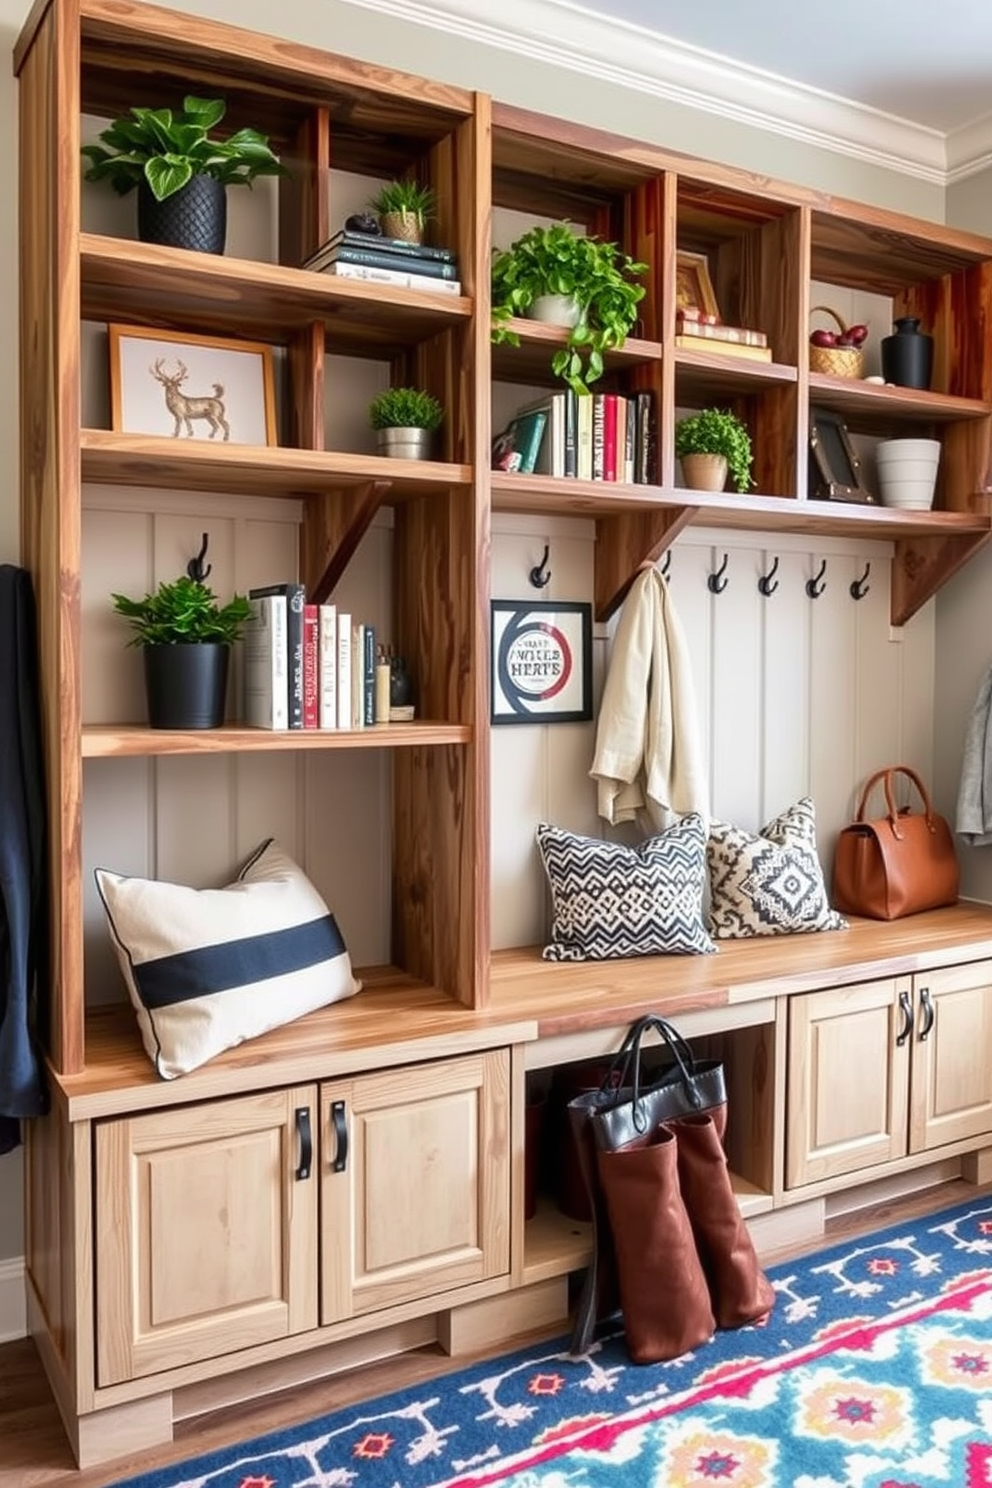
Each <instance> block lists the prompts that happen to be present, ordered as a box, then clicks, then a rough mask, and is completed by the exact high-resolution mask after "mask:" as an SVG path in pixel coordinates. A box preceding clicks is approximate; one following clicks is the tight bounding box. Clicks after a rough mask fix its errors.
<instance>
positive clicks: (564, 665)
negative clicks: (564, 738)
mask: <svg viewBox="0 0 992 1488" xmlns="http://www.w3.org/2000/svg"><path fill="white" fill-rule="evenodd" d="M490 617H491V625H490V653H491V654H490V673H491V684H490V685H491V694H490V718H491V721H492V722H493V723H494V724H497V723H585V722H588V720H589V719H591V718H592V605H591V604H585V603H569V602H565V601H555V600H515V599H514V600H511V599H494V600H492V601H491V604H490Z"/></svg>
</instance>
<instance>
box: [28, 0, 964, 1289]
mask: <svg viewBox="0 0 992 1488" xmlns="http://www.w3.org/2000/svg"><path fill="white" fill-rule="evenodd" d="M27 8H28V7H27V6H26V5H25V4H24V3H23V0H0V39H2V42H3V45H4V48H5V51H6V54H7V55H8V56H9V54H10V51H11V49H12V47H13V44H14V41H15V39H16V35H17V32H18V30H19V28H20V26H21V24H22V22H23V19H24V17H25V15H26V12H27ZM179 8H183V7H179ZM185 8H186V9H188V10H190V11H193V12H196V13H197V14H202V15H204V16H209V17H212V18H214V19H217V20H221V21H227V22H230V23H233V24H238V25H242V26H248V27H253V28H255V29H258V30H261V31H269V32H275V33H278V34H279V35H280V36H283V37H287V38H290V39H294V40H298V41H302V42H307V43H310V44H313V45H317V46H320V47H323V48H326V49H329V50H336V51H340V52H343V53H346V54H349V55H353V56H357V57H360V58H363V59H366V60H369V61H372V62H377V63H381V64H384V65H390V66H398V67H402V68H404V69H406V70H408V71H412V72H419V73H423V74H425V75H428V76H432V77H436V78H439V79H442V80H444V81H449V82H452V83H456V84H459V85H462V86H466V87H474V88H479V89H481V90H483V91H485V92H488V93H491V94H492V95H493V96H495V97H497V98H501V99H503V100H505V101H507V102H511V103H514V104H517V105H519V106H522V107H527V108H533V109H539V110H542V111H544V112H547V113H555V114H559V115H562V116H565V117H570V118H576V119H580V120H582V121H584V122H587V123H590V124H593V125H596V126H599V127H602V128H607V129H613V130H615V131H617V132H619V133H626V134H628V135H631V136H633V137H635V138H641V139H645V140H651V141H654V142H657V143H659V144H662V145H665V146H667V147H669V148H673V149H679V150H684V151H686V152H687V153H690V154H693V155H697V156H702V157H707V158H712V159H717V160H722V161H725V162H727V163H729V164H732V165H735V166H740V167H743V168H746V169H751V170H755V171H757V172H760V173H762V174H766V175H772V176H777V177H780V178H782V179H785V180H794V181H798V182H802V183H804V184H808V185H812V186H816V187H818V188H822V189H825V190H829V191H833V192H836V193H838V194H841V195H845V196H849V197H854V198H860V199H863V200H867V201H873V202H875V203H877V204H879V205H882V206H886V207H893V208H898V209H901V210H904V211H908V212H913V213H916V214H918V215H920V216H927V217H931V218H937V219H940V218H941V217H942V216H943V211H944V196H943V192H942V191H941V190H939V189H938V188H936V187H933V186H927V185H925V184H923V183H921V182H919V181H916V180H914V179H913V178H912V177H910V176H907V175H903V174H899V173H896V172H892V171H886V170H884V169H881V168H879V167H875V166H870V165H866V164H864V163H859V162H854V161H850V160H848V159H846V158H844V157H843V156H841V155H838V154H835V153H832V152H830V151H826V150H820V149H814V148H811V147H810V146H808V145H803V144H800V143H797V142H795V141H792V140H788V139H785V138H784V137H782V136H779V135H777V134H771V133H765V132H762V131H758V130H754V129H749V128H747V127H746V126H742V125H740V124H739V123H735V122H730V121H726V120H722V119H719V118H716V117H714V116H712V115H709V114H705V113H703V112H701V111H694V110H690V109H684V108H679V107H677V106H675V105H672V104H669V103H666V102H663V101H661V100H656V99H653V98H651V97H648V96H647V95H645V94H642V93H637V92H634V91H632V90H627V89H624V88H622V87H620V86H617V85H613V84H607V83H604V82H600V81H598V80H591V79H589V78H585V77H581V76H578V75H576V74H574V73H569V72H567V71H565V70H564V69H561V68H555V67H553V66H549V65H547V64H544V63H539V62H536V61H532V60H527V59H520V58H518V57H515V56H513V55H512V54H511V53H509V52H502V51H496V50H489V49H486V48H484V47H481V46H479V45H477V44H475V43H472V42H470V41H466V40H462V39H460V38H446V37H443V36H441V35H440V34H439V33H438V32H435V31H431V30H427V29H425V28H420V27H417V26H415V25H410V24H405V23H401V22H398V21H397V20H395V19H394V18H392V17H382V16H377V15H375V14H372V13H370V12H368V11H366V10H364V9H361V8H354V7H351V6H349V5H347V4H343V3H339V0H321V3H320V4H314V3H313V0H283V3H281V4H280V5H279V6H278V7H274V6H271V5H269V4H266V3H265V0H199V3H187V5H186V6H185ZM135 101H136V102H140V101H145V100H140V99H136V100H135ZM0 128H2V129H3V131H4V134H5V137H6V138H7V140H8V141H13V140H14V139H15V138H16V84H15V82H14V80H13V78H12V77H11V74H10V69H9V66H8V67H6V68H0ZM15 170H16V151H15V150H13V149H8V150H5V151H2V152H0V208H2V210H0V280H2V282H3V283H4V284H5V285H6V286H7V287H8V293H7V294H6V295H5V296H4V297H3V298H2V300H0V386H2V387H3V389H4V391H5V393H6V396H5V397H3V398H0V561H3V562H11V561H13V562H16V561H17V557H18V547H17V509H16V504H17V426H16V387H17V375H16V374H17V361H16V356H17V352H16V345H17V312H16V280H17V246H18V240H17V229H16V215H15V214H16V178H15ZM20 1183H21V1165H20V1159H19V1158H18V1157H17V1156H14V1157H13V1158H6V1159H0V1262H2V1261H3V1259H4V1258H5V1257H10V1256H16V1255H18V1254H19V1253H20V1252H21V1249H22V1217H21V1200H20Z"/></svg>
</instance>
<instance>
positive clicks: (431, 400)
mask: <svg viewBox="0 0 992 1488" xmlns="http://www.w3.org/2000/svg"><path fill="white" fill-rule="evenodd" d="M443 418H444V409H443V408H442V407H441V404H440V403H439V402H438V400H437V399H436V398H435V397H432V395H431V394H430V393H425V392H424V391H423V390H422V389H420V388H409V387H398V388H387V389H386V391H385V392H383V393H379V394H378V395H377V396H376V397H374V398H373V399H372V402H371V403H370V404H369V422H370V423H371V425H372V427H373V429H430V430H434V429H437V428H438V427H439V426H440V424H441V421H442V419H443Z"/></svg>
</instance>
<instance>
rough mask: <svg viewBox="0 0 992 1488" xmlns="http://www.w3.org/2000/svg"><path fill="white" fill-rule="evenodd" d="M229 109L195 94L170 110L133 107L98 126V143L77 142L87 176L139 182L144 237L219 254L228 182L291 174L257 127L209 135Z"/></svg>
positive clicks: (125, 188)
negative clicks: (86, 164)
mask: <svg viewBox="0 0 992 1488" xmlns="http://www.w3.org/2000/svg"><path fill="white" fill-rule="evenodd" d="M226 111H227V105H226V104H225V103H224V101H223V100H222V99H220V98H194V97H192V96H189V97H187V98H184V99H183V106H182V108H181V109H179V110H175V111H173V110H172V109H167V108H159V109H151V108H132V109H131V111H130V115H129V116H124V117H123V118H120V119H116V120H115V121H114V123H113V124H111V125H110V127H109V129H105V130H104V131H103V133H102V134H101V135H100V136H99V138H100V140H101V141H102V143H101V144H99V145H84V146H83V147H82V154H83V156H84V158H85V159H86V160H88V161H89V162H90V164H89V169H88V170H87V171H86V172H85V179H86V180H87V181H109V182H110V184H111V186H113V188H114V190H115V191H116V192H117V193H118V195H119V196H125V195H126V194H127V193H128V192H129V191H133V190H134V189H135V188H137V191H138V237H139V238H140V239H141V241H142V242H144V243H164V244H166V245H167V246H169V247H173V248H194V249H196V250H198V251H199V252H201V253H223V252H224V243H225V240H226V235H227V195H226V188H227V187H228V186H250V185H251V184H252V181H253V180H254V179H255V177H256V176H274V175H286V174H288V172H287V171H286V168H285V166H283V165H281V164H280V163H279V161H278V159H277V158H276V156H275V155H274V154H273V153H272V151H271V150H270V149H269V142H268V138H267V137H266V136H265V135H264V134H259V132H258V130H257V129H239V130H237V131H236V132H235V133H234V134H229V135H228V136H227V138H226V139H216V138H215V137H214V136H213V135H212V134H211V130H212V129H214V128H215V126H216V125H218V124H219V123H220V121H221V120H222V119H223V117H224V114H225V113H226Z"/></svg>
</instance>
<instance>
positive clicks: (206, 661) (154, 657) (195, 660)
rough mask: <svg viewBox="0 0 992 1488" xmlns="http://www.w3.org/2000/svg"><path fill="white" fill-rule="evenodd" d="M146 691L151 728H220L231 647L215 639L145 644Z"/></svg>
mask: <svg viewBox="0 0 992 1488" xmlns="http://www.w3.org/2000/svg"><path fill="white" fill-rule="evenodd" d="M144 653H145V691H146V694H147V698H148V723H149V726H150V727H151V728H153V729H209V728H220V726H221V724H222V723H223V722H224V699H225V694H226V692H227V663H228V658H229V657H230V654H231V648H230V646H224V645H221V644H220V642H217V641H201V642H199V643H198V644H190V645H176V646H146V647H145V648H144Z"/></svg>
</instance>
